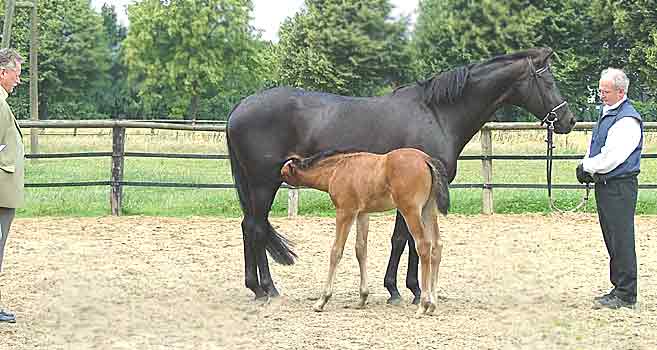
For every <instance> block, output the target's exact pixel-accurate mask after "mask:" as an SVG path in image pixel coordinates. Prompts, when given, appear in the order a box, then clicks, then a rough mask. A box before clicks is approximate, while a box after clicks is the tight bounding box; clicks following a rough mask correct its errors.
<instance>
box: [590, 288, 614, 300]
mask: <svg viewBox="0 0 657 350" xmlns="http://www.w3.org/2000/svg"><path fill="white" fill-rule="evenodd" d="M613 296H614V291H613V290H611V291H610V292H609V293H607V294H604V295H598V296H597V297H595V298H593V300H595V301H600V300H602V299H609V298H611V297H613Z"/></svg>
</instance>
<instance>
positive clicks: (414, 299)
mask: <svg viewBox="0 0 657 350" xmlns="http://www.w3.org/2000/svg"><path fill="white" fill-rule="evenodd" d="M411 304H413V305H420V296H419V295H416V296H414V297H413V301H411Z"/></svg>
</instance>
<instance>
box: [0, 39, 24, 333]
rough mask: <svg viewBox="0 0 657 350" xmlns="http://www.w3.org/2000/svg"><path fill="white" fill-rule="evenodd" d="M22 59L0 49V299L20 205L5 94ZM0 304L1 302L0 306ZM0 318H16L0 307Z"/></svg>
mask: <svg viewBox="0 0 657 350" xmlns="http://www.w3.org/2000/svg"><path fill="white" fill-rule="evenodd" d="M22 62H23V59H22V58H21V56H20V55H19V54H18V52H16V51H14V50H12V49H0V85H1V86H2V88H1V89H0V232H1V233H2V236H1V237H0V303H1V302H2V299H1V297H2V294H1V293H2V287H3V285H2V283H3V281H2V275H1V273H2V260H3V258H4V253H5V244H6V243H7V236H8V235H9V229H10V228H11V223H12V221H13V220H14V216H15V215H16V208H20V207H21V206H22V205H23V201H24V194H23V187H24V186H23V184H24V156H25V150H24V148H23V139H22V137H23V134H22V133H21V129H20V127H19V126H18V122H17V121H16V118H15V117H14V114H13V113H12V112H11V108H9V104H8V103H7V97H9V93H11V92H12V91H13V90H14V88H15V87H16V86H17V85H18V84H19V83H20V81H21V78H20V76H21V63H22ZM1 306H2V304H0V307H1ZM0 322H16V317H15V316H14V314H12V313H9V312H5V311H4V310H2V308H0Z"/></svg>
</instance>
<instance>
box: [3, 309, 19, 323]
mask: <svg viewBox="0 0 657 350" xmlns="http://www.w3.org/2000/svg"><path fill="white" fill-rule="evenodd" d="M0 322H9V323H16V316H14V314H10V313H8V312H4V311H0Z"/></svg>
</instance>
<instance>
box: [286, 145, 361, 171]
mask: <svg viewBox="0 0 657 350" xmlns="http://www.w3.org/2000/svg"><path fill="white" fill-rule="evenodd" d="M361 152H363V151H361V150H355V149H331V150H326V151H321V152H319V153H316V154H313V155H312V156H310V157H306V158H301V159H298V160H297V162H295V163H296V165H297V166H298V167H299V169H308V168H311V167H312V166H314V165H316V164H317V163H319V162H320V161H322V160H324V159H327V158H331V157H333V156H338V155H349V154H355V153H361Z"/></svg>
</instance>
